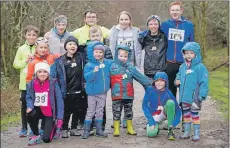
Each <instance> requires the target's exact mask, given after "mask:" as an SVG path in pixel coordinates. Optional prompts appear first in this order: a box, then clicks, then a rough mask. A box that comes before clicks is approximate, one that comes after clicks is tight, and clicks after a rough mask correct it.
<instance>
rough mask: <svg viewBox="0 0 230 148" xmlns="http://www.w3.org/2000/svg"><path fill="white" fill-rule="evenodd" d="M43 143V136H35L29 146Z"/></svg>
mask: <svg viewBox="0 0 230 148" xmlns="http://www.w3.org/2000/svg"><path fill="white" fill-rule="evenodd" d="M41 142H42V139H41V136H40V135H38V136H36V135H34V136H32V137H31V139H30V140H29V142H28V146H32V145H36V144H39V143H41Z"/></svg>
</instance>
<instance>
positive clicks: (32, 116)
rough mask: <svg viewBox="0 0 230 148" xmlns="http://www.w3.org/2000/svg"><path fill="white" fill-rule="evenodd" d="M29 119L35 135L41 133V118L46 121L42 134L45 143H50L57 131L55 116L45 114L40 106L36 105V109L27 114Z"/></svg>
mask: <svg viewBox="0 0 230 148" xmlns="http://www.w3.org/2000/svg"><path fill="white" fill-rule="evenodd" d="M27 119H28V122H29V125H30V128H31V129H32V131H33V133H34V135H39V131H38V122H39V119H42V120H43V121H44V134H43V136H42V140H43V141H44V142H45V143H48V142H50V141H51V140H52V139H53V137H54V134H55V131H56V126H55V121H54V120H53V117H46V116H44V115H43V114H42V112H41V110H40V107H34V109H33V110H32V111H31V112H30V113H28V114H27Z"/></svg>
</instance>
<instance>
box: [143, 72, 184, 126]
mask: <svg viewBox="0 0 230 148" xmlns="http://www.w3.org/2000/svg"><path fill="white" fill-rule="evenodd" d="M159 79H162V80H164V81H165V82H166V87H165V89H164V90H163V91H160V90H157V89H156V87H155V84H154V83H155V81H156V80H159ZM153 80H154V81H153V84H152V86H149V87H148V88H147V90H146V92H145V96H144V99H143V103H142V110H143V112H144V114H145V117H146V118H147V120H148V124H149V126H152V125H156V121H155V120H154V118H153V115H154V114H155V113H156V112H157V108H158V106H165V104H166V102H167V101H168V100H173V101H174V103H175V112H176V114H175V117H174V120H173V122H172V126H173V127H176V126H177V125H178V124H179V123H180V118H181V109H180V107H179V105H178V103H177V100H176V98H175V97H174V95H173V94H172V92H171V91H170V90H169V89H168V76H167V74H166V73H165V72H157V73H156V75H155V76H154V79H153Z"/></svg>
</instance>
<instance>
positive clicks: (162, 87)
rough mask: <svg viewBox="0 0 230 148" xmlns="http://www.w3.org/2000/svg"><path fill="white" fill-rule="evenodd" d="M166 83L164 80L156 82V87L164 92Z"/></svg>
mask: <svg viewBox="0 0 230 148" xmlns="http://www.w3.org/2000/svg"><path fill="white" fill-rule="evenodd" d="M165 85H166V82H165V81H164V80H161V79H159V80H157V81H155V86H156V88H157V89H158V90H163V89H164V88H165Z"/></svg>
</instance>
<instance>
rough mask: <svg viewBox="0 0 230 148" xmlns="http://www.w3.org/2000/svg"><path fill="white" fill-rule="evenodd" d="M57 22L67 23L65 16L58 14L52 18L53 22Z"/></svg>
mask: <svg viewBox="0 0 230 148" xmlns="http://www.w3.org/2000/svg"><path fill="white" fill-rule="evenodd" d="M58 23H65V24H67V17H66V16H65V15H59V16H58V17H56V18H54V24H58Z"/></svg>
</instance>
